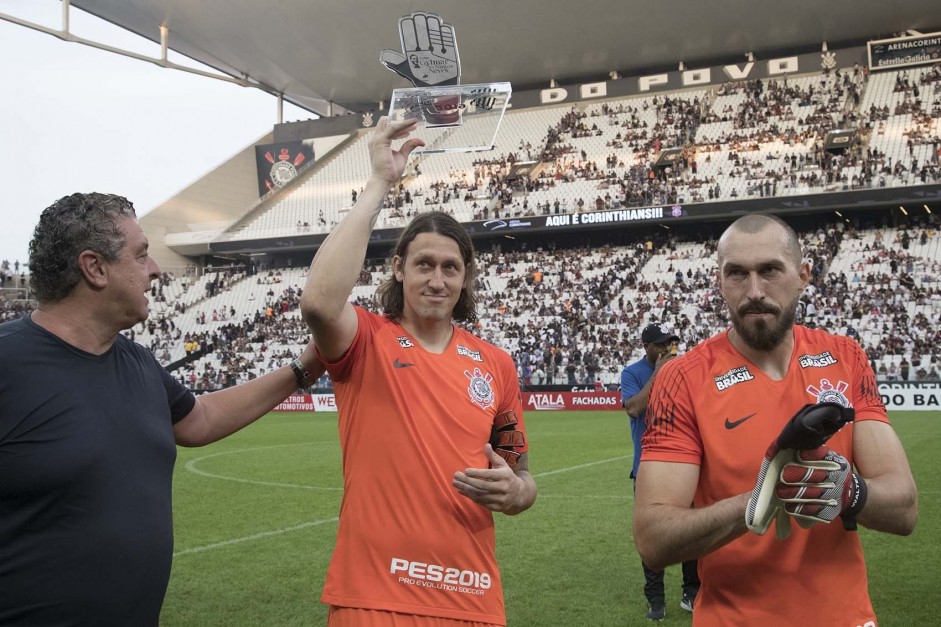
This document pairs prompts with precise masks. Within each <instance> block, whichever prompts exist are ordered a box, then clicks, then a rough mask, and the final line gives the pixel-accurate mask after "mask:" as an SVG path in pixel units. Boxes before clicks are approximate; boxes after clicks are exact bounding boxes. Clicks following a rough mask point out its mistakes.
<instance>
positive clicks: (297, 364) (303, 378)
mask: <svg viewBox="0 0 941 627" xmlns="http://www.w3.org/2000/svg"><path fill="white" fill-rule="evenodd" d="M291 370H293V371H294V378H295V379H297V387H299V388H309V387H310V386H311V385H312V384H313V383H314V382H313V381H312V377H311V376H310V372H309V371H308V370H307V368H305V367H304V364H302V363H301V360H300V359H298V358H296V357H295V358H294V359H293V360H292V361H291Z"/></svg>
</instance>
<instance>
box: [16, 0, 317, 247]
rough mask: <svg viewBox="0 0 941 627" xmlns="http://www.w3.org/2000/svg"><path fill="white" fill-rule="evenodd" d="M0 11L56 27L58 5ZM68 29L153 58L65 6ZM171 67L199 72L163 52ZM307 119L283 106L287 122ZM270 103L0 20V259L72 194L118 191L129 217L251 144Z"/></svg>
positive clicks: (142, 44)
mask: <svg viewBox="0 0 941 627" xmlns="http://www.w3.org/2000/svg"><path fill="white" fill-rule="evenodd" d="M0 13H4V14H7V15H13V16H15V17H18V18H20V19H24V20H28V21H31V22H36V23H40V24H42V25H44V26H47V27H51V28H55V29H57V30H59V29H61V25H62V22H61V3H60V2H58V1H57V0H0ZM70 31H71V32H73V33H74V34H76V35H78V36H81V37H84V38H86V39H92V40H96V41H100V42H104V43H107V44H108V45H111V46H114V47H118V48H123V49H129V50H132V51H134V52H137V53H143V54H146V55H148V56H151V57H159V56H160V48H159V46H158V45H157V44H154V43H152V42H149V41H146V40H144V39H143V38H140V37H137V36H135V35H132V34H130V33H128V32H127V31H124V30H122V29H120V28H117V27H114V26H112V25H110V24H108V23H106V22H103V21H101V20H98V19H97V18H94V17H92V16H90V15H88V14H85V13H83V12H81V11H79V10H78V9H75V8H74V7H73V8H72V9H71V16H70ZM170 60H171V61H175V62H178V63H187V64H190V65H194V66H195V65H196V64H195V63H193V62H191V61H189V60H186V59H185V58H183V57H181V56H179V55H174V54H173V53H171V54H170ZM311 117H314V116H313V114H311V113H309V112H307V111H305V110H303V109H300V108H298V107H294V106H293V105H288V104H285V112H284V121H286V122H287V121H292V120H299V119H307V118H311ZM276 121H277V100H276V98H275V97H274V96H271V95H269V94H266V93H264V92H262V91H260V90H257V89H250V88H245V87H239V86H236V85H231V84H229V83H225V82H222V81H217V80H214V79H211V78H205V77H202V76H197V75H194V74H189V73H187V72H181V71H179V70H171V69H166V68H161V67H158V66H156V65H153V64H151V63H147V62H144V61H138V60H136V59H130V58H127V57H122V56H119V55H116V54H113V53H110V52H105V51H103V50H97V49H95V48H91V47H88V46H83V45H81V44H76V43H67V42H64V41H62V40H60V39H58V38H57V37H54V36H52V35H47V34H45V33H42V32H39V31H36V30H33V29H30V28H26V27H24V26H19V25H17V24H12V23H10V22H7V21H4V20H0V260H3V259H6V260H9V261H10V262H11V263H13V262H14V261H16V260H18V261H20V263H21V264H22V263H26V262H27V260H28V258H29V254H28V250H29V240H30V238H31V237H32V232H33V229H34V227H35V226H36V223H37V222H38V220H39V214H40V213H41V212H42V210H43V209H44V208H46V207H48V206H49V205H51V204H52V203H53V202H54V201H55V200H57V199H58V198H61V197H62V196H66V195H68V194H71V193H74V192H92V191H96V192H103V193H112V194H119V195H122V196H125V197H127V198H128V200H130V201H131V202H132V203H133V204H134V207H135V208H136V210H137V215H138V217H140V216H142V215H144V214H146V213H148V212H149V211H151V210H152V209H154V208H155V207H157V206H159V205H160V204H161V203H162V202H163V201H165V200H167V199H168V198H171V197H173V196H174V195H175V194H176V193H177V192H178V191H180V190H181V189H183V188H184V187H186V186H187V185H189V184H190V183H192V182H194V181H196V180H198V179H199V178H200V177H201V176H202V175H203V174H205V173H207V172H209V171H210V170H212V169H214V168H215V167H216V166H218V165H219V164H220V163H222V162H223V161H225V160H226V159H228V158H229V157H231V156H232V155H234V154H235V153H237V152H239V151H240V150H242V149H243V148H245V147H246V146H248V145H250V144H253V143H254V142H255V141H256V140H257V139H258V138H260V137H261V136H262V135H264V134H265V133H267V132H268V131H270V130H271V128H272V126H273V125H274V124H275V122H276Z"/></svg>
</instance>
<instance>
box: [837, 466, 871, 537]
mask: <svg viewBox="0 0 941 627" xmlns="http://www.w3.org/2000/svg"><path fill="white" fill-rule="evenodd" d="M847 481H852V482H853V483H854V484H855V490H854V494H855V495H856V498H855V499H854V500H853V502H852V503H849V504H848V505H847V506H846V509H844V510H843V511H842V512H840V518H842V519H843V528H844V529H846V530H847V531H856V516H858V515H859V513H860V512H861V511H863V508H864V507H866V499H867V498H868V497H869V486H867V485H866V480H865V479H863V478H862V477H860V476H859V475H857V474H856V473H855V472H854V473H850V476H849V477H847Z"/></svg>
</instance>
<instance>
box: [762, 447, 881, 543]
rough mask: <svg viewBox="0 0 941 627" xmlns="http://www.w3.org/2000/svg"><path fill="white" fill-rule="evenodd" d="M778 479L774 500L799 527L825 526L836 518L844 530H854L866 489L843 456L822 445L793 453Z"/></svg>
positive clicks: (863, 504)
mask: <svg viewBox="0 0 941 627" xmlns="http://www.w3.org/2000/svg"><path fill="white" fill-rule="evenodd" d="M780 478H781V480H780V482H779V483H778V486H777V489H776V494H777V497H778V498H779V499H780V500H781V502H782V503H783V506H784V509H785V510H786V511H787V513H788V514H790V515H791V516H793V517H794V518H796V519H797V523H798V524H799V525H800V526H801V527H810V526H811V525H813V524H815V523H818V522H824V523H828V524H829V523H831V522H833V520H834V519H835V518H836V517H837V516H840V517H841V518H842V519H843V528H844V529H847V530H854V529H856V515H857V514H859V512H860V511H862V509H863V507H864V506H865V505H866V496H867V492H868V490H867V487H866V482H865V481H864V480H863V478H862V477H860V476H859V475H857V474H855V473H854V472H853V469H852V467H851V466H850V463H849V462H848V461H846V458H845V457H843V456H842V455H840V454H839V453H836V452H835V451H832V450H830V449H829V448H827V447H826V446H821V447H819V448H816V449H814V450H811V451H796V453H795V455H794V457H793V459H792V460H791V461H790V462H789V463H788V464H786V465H785V466H784V468H783V469H782V470H781V475H780Z"/></svg>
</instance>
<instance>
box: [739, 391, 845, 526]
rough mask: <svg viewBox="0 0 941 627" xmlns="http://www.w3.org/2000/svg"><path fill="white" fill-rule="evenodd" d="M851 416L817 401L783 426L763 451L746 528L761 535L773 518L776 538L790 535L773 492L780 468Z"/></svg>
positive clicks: (781, 505)
mask: <svg viewBox="0 0 941 627" xmlns="http://www.w3.org/2000/svg"><path fill="white" fill-rule="evenodd" d="M854 415H855V414H854V412H853V409H852V408H850V407H843V406H842V405H839V404H838V403H817V404H816V405H804V407H803V408H801V410H800V411H799V412H797V414H795V415H794V417H793V418H791V419H790V420H789V421H788V422H787V424H786V425H784V428H783V429H782V430H781V433H780V435H778V437H777V439H775V441H774V442H772V443H771V445H770V446H769V447H768V450H767V451H766V452H765V459H764V461H763V462H762V463H761V470H760V471H759V473H758V480H757V482H756V485H755V489H754V490H753V491H752V495H751V498H750V499H749V500H748V508H747V509H746V510H745V524H746V525H748V528H749V530H751V531H753V532H754V533H757V534H758V535H764V534H765V532H767V531H768V527H770V526H771V522H772V521H773V520H775V519H777V521H778V524H777V527H776V535H777V538H778V539H779V540H783V539H785V538H787V537H788V535H790V521H789V519H788V516H787V513H788V512H787V511H786V510H785V508H784V504H783V502H782V501H781V500H780V498H779V497H778V495H777V492H776V489H777V486H778V483H779V481H780V476H781V470H782V469H783V468H784V466H786V465H787V464H788V463H789V462H791V461H793V459H794V455H795V451H798V450H806V449H816V448H818V447H820V446H822V445H823V443H824V442H826V441H827V440H828V439H830V437H831V436H832V435H833V434H834V433H836V432H837V431H839V430H840V428H842V427H843V425H844V424H846V423H847V422H851V421H852V420H853V418H854ZM798 522H800V519H798Z"/></svg>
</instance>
